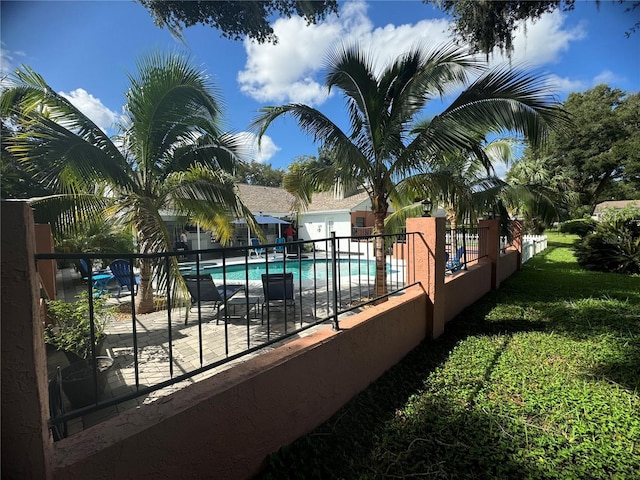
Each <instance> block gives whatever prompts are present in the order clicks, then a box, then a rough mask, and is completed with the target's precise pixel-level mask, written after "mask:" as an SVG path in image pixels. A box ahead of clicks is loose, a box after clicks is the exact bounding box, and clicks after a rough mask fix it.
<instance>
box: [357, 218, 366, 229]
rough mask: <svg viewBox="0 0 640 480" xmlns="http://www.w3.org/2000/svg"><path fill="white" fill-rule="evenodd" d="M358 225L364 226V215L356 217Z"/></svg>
mask: <svg viewBox="0 0 640 480" xmlns="http://www.w3.org/2000/svg"><path fill="white" fill-rule="evenodd" d="M356 227H364V217H356Z"/></svg>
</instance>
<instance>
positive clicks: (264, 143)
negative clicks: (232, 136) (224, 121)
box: [236, 132, 281, 163]
mask: <svg viewBox="0 0 640 480" xmlns="http://www.w3.org/2000/svg"><path fill="white" fill-rule="evenodd" d="M236 136H237V137H238V138H240V139H242V142H243V149H242V153H241V156H242V158H243V160H246V161H251V160H255V161H256V162H259V163H268V162H269V160H271V158H273V156H274V155H275V154H276V153H277V152H278V151H279V150H281V149H280V147H278V146H277V145H276V144H275V143H274V142H273V140H272V139H271V137H270V136H268V135H263V136H262V140H261V142H260V146H258V137H257V136H256V135H255V134H254V133H252V132H240V133H238V134H237V135H236Z"/></svg>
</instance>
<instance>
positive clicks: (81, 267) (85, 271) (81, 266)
mask: <svg viewBox="0 0 640 480" xmlns="http://www.w3.org/2000/svg"><path fill="white" fill-rule="evenodd" d="M76 267H77V268H78V271H79V272H80V275H82V279H83V280H88V279H89V272H91V275H100V274H105V273H110V271H109V269H108V268H100V269H95V268H91V269H90V268H89V263H87V261H86V260H85V259H84V258H80V259H79V262H78V263H77V264H76Z"/></svg>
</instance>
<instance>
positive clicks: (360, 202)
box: [163, 183, 374, 250]
mask: <svg viewBox="0 0 640 480" xmlns="http://www.w3.org/2000/svg"><path fill="white" fill-rule="evenodd" d="M237 188H238V196H239V197H240V199H241V200H242V202H243V203H244V204H245V206H246V207H247V208H248V209H249V210H250V211H251V213H253V215H254V216H256V217H257V216H260V217H263V220H265V221H264V223H263V222H260V221H259V223H261V226H262V230H263V233H264V235H265V237H266V239H267V240H266V241H267V243H276V239H277V238H278V237H283V236H284V230H285V228H286V227H287V224H292V225H293V226H294V227H295V228H296V229H297V239H301V240H316V239H324V238H327V237H329V236H330V235H331V232H335V233H336V236H338V237H350V236H357V235H368V234H370V233H371V232H372V231H373V226H374V218H373V214H372V212H371V201H370V200H369V196H368V194H367V193H366V192H365V191H364V190H362V189H361V190H359V191H356V192H354V193H351V194H344V193H343V192H342V190H341V189H339V188H336V189H335V191H334V192H322V193H314V194H313V196H312V202H311V203H310V204H309V206H308V208H307V209H306V210H305V211H303V212H300V213H296V211H295V198H294V196H293V195H291V194H290V193H289V192H287V191H286V190H285V189H284V188H280V187H265V186H262V185H249V184H246V183H241V184H238V185H237ZM163 217H165V219H166V220H167V221H168V223H170V224H171V225H170V227H171V228H170V231H175V232H177V233H176V234H177V235H179V233H180V231H182V228H183V226H182V224H181V223H180V221H179V219H178V218H177V217H175V216H171V215H170V214H169V212H165V214H164V215H163ZM258 220H259V219H258ZM280 221H284V223H281V222H280ZM186 228H187V231H188V242H187V243H188V245H189V248H190V249H198V250H199V249H206V248H212V247H217V246H219V244H216V243H215V239H212V238H211V233H210V232H206V231H200V230H199V229H198V228H197V226H196V225H193V226H187V227H186ZM252 236H253V235H252V234H251V231H250V230H248V228H247V225H246V223H243V222H241V221H238V222H237V226H236V231H235V235H234V239H233V242H232V243H233V245H234V246H247V245H249V243H250V241H249V239H250V238H251V237H252Z"/></svg>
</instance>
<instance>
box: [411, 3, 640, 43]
mask: <svg viewBox="0 0 640 480" xmlns="http://www.w3.org/2000/svg"><path fill="white" fill-rule="evenodd" d="M423 1H424V2H425V3H427V2H431V3H432V4H434V5H435V6H436V7H437V8H439V9H441V10H442V11H444V12H446V13H448V14H450V15H451V16H452V17H453V28H452V30H453V32H454V33H455V34H456V35H458V36H459V37H460V39H461V40H462V41H463V42H464V43H465V44H466V45H469V46H470V48H471V49H472V51H475V52H482V53H484V54H486V55H489V54H490V53H491V52H492V51H493V49H494V48H495V47H498V49H499V50H500V51H501V52H506V53H507V54H509V53H511V52H512V51H513V32H514V30H515V29H516V28H517V26H518V25H517V24H518V22H519V21H520V20H533V21H535V20H537V19H538V18H540V16H541V15H543V14H544V13H550V12H553V11H554V10H556V9H558V8H560V9H562V10H563V11H570V10H573V8H574V4H575V0H535V1H534V0H531V1H529V0H527V1H522V0H507V1H486V0H423ZM594 3H596V4H599V3H600V2H598V1H597V2H594ZM619 3H625V0H619ZM638 6H640V1H632V2H628V6H627V7H626V8H625V12H626V13H629V14H630V13H631V12H632V11H634V10H635V9H636V8H638ZM594 8H595V6H594ZM630 23H631V22H630ZM638 28H640V21H638V20H636V21H635V23H633V24H630V25H629V27H628V30H627V32H626V35H627V36H629V35H631V34H632V33H633V32H635V31H636V30H637V29H638Z"/></svg>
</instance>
